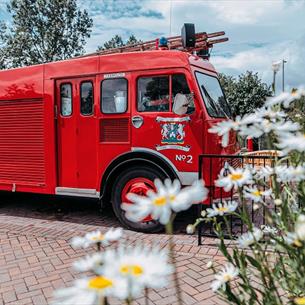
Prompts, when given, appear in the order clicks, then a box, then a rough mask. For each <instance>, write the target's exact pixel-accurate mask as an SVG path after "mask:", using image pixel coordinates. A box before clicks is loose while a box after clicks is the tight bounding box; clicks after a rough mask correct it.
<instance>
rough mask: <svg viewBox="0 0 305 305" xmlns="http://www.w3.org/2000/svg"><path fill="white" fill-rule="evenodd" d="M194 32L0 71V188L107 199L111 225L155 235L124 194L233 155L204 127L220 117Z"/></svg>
mask: <svg viewBox="0 0 305 305" xmlns="http://www.w3.org/2000/svg"><path fill="white" fill-rule="evenodd" d="M223 34H224V32H219V33H213V34H207V33H197V34H195V31H194V26H193V25H192V24H186V25H184V27H183V31H182V36H181V37H180V36H178V37H172V38H169V39H168V40H166V39H165V38H162V39H160V40H157V41H150V42H146V43H141V44H137V45H134V46H129V47H122V48H118V49H113V50H105V51H101V52H99V53H95V54H88V55H86V56H82V57H78V58H74V59H69V60H63V61H58V62H52V63H46V64H41V65H35V66H30V67H23V68H17V69H11V70H6V71H1V72H0V189H1V190H6V191H13V192H15V191H16V192H32V193H44V194H58V195H68V196H83V197H94V198H99V199H101V202H103V203H104V204H107V203H108V202H112V206H113V209H114V212H115V214H116V216H117V217H118V219H119V220H120V221H121V223H122V224H123V225H125V226H127V227H129V228H131V229H135V230H140V231H146V232H148V231H157V230H159V229H160V225H159V224H158V223H156V222H154V221H152V220H151V219H146V220H144V221H143V222H141V223H138V224H134V223H131V222H129V221H128V220H127V219H126V217H125V214H124V212H123V211H122V210H121V208H120V207H121V203H122V202H123V201H124V202H126V201H127V199H126V194H128V193H129V192H135V193H138V194H145V193H146V192H147V190H148V189H152V188H153V187H154V185H153V181H154V179H155V178H160V179H164V178H166V177H170V178H171V179H179V180H180V181H181V183H182V185H190V184H191V183H192V182H193V181H194V180H195V179H197V178H198V156H199V155H200V154H202V153H210V154H212V153H215V154H230V153H234V152H236V141H235V137H234V135H233V134H232V136H231V138H230V143H229V146H228V147H227V148H226V149H224V148H222V147H221V144H220V138H219V137H218V136H217V135H215V134H210V133H209V132H208V129H209V128H210V127H211V126H212V125H213V124H215V123H216V122H219V121H221V120H225V119H227V118H228V117H230V115H231V114H230V109H229V106H228V105H227V102H226V100H225V97H224V94H223V92H222V89H221V87H220V84H219V81H218V78H217V73H216V71H215V69H214V67H213V66H212V65H211V64H210V63H209V61H208V60H207V57H208V50H209V48H211V47H212V46H213V44H215V43H218V42H222V41H226V40H227V39H226V38H222V39H211V38H213V37H217V36H219V35H223Z"/></svg>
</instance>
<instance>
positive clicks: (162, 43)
mask: <svg viewBox="0 0 305 305" xmlns="http://www.w3.org/2000/svg"><path fill="white" fill-rule="evenodd" d="M159 47H167V39H166V38H165V37H161V38H160V39H159Z"/></svg>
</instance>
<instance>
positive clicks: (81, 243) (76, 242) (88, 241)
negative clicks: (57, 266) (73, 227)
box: [71, 228, 123, 248]
mask: <svg viewBox="0 0 305 305" xmlns="http://www.w3.org/2000/svg"><path fill="white" fill-rule="evenodd" d="M122 235H123V229H122V228H117V229H114V228H111V229H110V230H108V231H107V232H106V233H105V234H103V233H102V232H101V231H99V230H98V231H94V232H90V233H87V234H86V235H85V236H84V237H79V236H77V237H74V238H72V240H71V245H72V247H73V248H88V247H89V246H91V245H93V244H101V245H103V246H108V245H109V244H110V243H111V242H115V241H118V240H119V239H120V238H121V237H122Z"/></svg>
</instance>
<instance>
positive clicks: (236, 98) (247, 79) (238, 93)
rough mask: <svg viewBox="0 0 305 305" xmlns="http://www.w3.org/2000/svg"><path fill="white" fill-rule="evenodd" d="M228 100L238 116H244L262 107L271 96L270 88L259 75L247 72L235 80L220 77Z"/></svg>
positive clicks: (224, 76)
mask: <svg viewBox="0 0 305 305" xmlns="http://www.w3.org/2000/svg"><path fill="white" fill-rule="evenodd" d="M219 79H220V82H221V85H222V87H223V89H224V91H225V94H226V97H227V100H228V102H229V104H230V106H231V108H232V110H233V112H234V113H235V114H236V115H244V114H246V113H249V112H252V111H254V110H255V109H256V108H259V107H261V106H262V105H263V104H264V101H265V100H266V97H268V96H271V94H272V91H271V89H270V87H269V86H268V85H267V84H265V83H264V82H263V81H262V80H261V79H260V78H259V76H258V73H253V72H251V71H247V72H246V73H244V74H241V75H239V76H238V78H237V79H236V78H234V77H232V76H227V75H224V74H220V75H219Z"/></svg>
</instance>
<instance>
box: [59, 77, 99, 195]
mask: <svg viewBox="0 0 305 305" xmlns="http://www.w3.org/2000/svg"><path fill="white" fill-rule="evenodd" d="M94 87H95V77H86V78H77V79H67V80H60V81H57V82H56V92H57V93H56V96H57V109H58V115H57V141H58V143H57V147H58V186H59V187H62V188H75V189H94V188H95V182H96V166H97V156H96V155H97V153H96V145H97V144H96V143H97V136H96V134H97V132H96V114H95V110H96V107H94V100H95V88H94ZM72 192H73V190H72Z"/></svg>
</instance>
